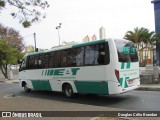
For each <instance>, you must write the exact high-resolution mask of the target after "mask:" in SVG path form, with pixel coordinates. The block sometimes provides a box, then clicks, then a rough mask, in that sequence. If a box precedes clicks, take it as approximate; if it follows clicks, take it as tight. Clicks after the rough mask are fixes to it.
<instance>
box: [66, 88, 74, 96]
mask: <svg viewBox="0 0 160 120" xmlns="http://www.w3.org/2000/svg"><path fill="white" fill-rule="evenodd" d="M65 92H66V95H67V96H69V97H70V96H72V89H71V88H66V90H65Z"/></svg>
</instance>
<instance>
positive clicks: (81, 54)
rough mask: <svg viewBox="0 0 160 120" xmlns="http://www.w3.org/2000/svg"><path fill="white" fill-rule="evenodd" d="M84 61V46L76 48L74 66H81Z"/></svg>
mask: <svg viewBox="0 0 160 120" xmlns="http://www.w3.org/2000/svg"><path fill="white" fill-rule="evenodd" d="M83 61H84V47H80V48H77V50H76V66H83Z"/></svg>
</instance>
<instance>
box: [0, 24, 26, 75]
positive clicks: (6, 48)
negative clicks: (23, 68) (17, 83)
mask: <svg viewBox="0 0 160 120" xmlns="http://www.w3.org/2000/svg"><path fill="white" fill-rule="evenodd" d="M22 41H23V39H22V37H21V36H20V35H19V33H18V31H16V30H14V29H13V28H8V27H4V26H3V25H0V70H1V71H2V73H3V75H4V76H5V78H8V76H7V74H8V73H7V67H8V65H9V64H16V63H17V60H18V59H20V58H22V57H23V53H22V51H23V50H24V44H23V42H22Z"/></svg>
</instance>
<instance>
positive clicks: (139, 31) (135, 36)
mask: <svg viewBox="0 0 160 120" xmlns="http://www.w3.org/2000/svg"><path fill="white" fill-rule="evenodd" d="M124 38H125V39H128V40H131V41H132V42H134V43H136V44H137V46H138V49H139V46H140V44H141V43H142V42H143V43H145V45H146V46H145V47H147V46H148V45H155V43H156V42H160V36H159V34H158V33H155V32H154V31H151V32H150V31H149V30H148V29H147V28H143V27H141V28H138V27H136V28H134V30H133V31H127V32H126V34H125V36H124Z"/></svg>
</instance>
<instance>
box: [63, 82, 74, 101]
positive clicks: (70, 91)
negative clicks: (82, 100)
mask: <svg viewBox="0 0 160 120" xmlns="http://www.w3.org/2000/svg"><path fill="white" fill-rule="evenodd" d="M63 93H64V94H65V96H66V97H68V98H73V97H74V93H73V89H72V86H71V85H70V84H66V85H65V86H64V89H63Z"/></svg>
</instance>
